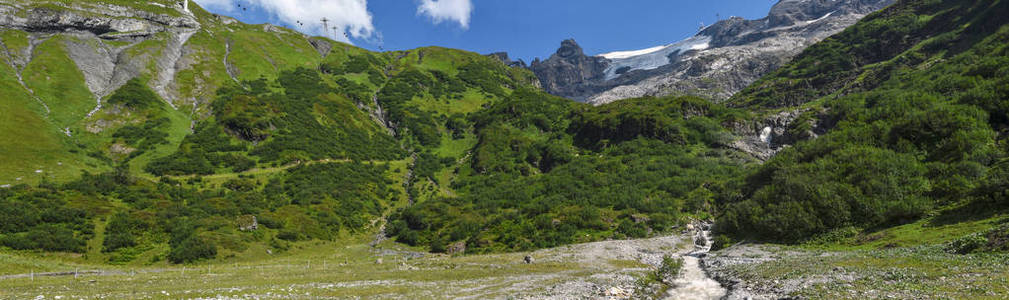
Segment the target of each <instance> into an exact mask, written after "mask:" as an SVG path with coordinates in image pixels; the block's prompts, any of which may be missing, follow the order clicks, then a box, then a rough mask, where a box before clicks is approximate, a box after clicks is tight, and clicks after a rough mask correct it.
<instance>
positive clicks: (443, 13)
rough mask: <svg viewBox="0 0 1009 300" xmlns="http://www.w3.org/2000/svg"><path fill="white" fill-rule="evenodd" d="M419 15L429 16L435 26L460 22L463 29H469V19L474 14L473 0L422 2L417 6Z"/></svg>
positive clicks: (423, 0) (422, 0)
mask: <svg viewBox="0 0 1009 300" xmlns="http://www.w3.org/2000/svg"><path fill="white" fill-rule="evenodd" d="M417 14H418V15H427V16H428V17H431V20H432V21H434V23H435V24H438V23H441V22H442V21H454V22H459V26H462V28H463V29H467V28H469V19H470V16H471V15H472V14H473V2H472V0H420V5H418V6H417Z"/></svg>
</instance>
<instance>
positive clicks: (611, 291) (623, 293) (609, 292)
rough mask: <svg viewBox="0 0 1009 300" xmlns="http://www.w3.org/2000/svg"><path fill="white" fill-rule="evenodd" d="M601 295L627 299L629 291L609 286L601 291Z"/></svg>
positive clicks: (629, 294) (629, 295)
mask: <svg viewBox="0 0 1009 300" xmlns="http://www.w3.org/2000/svg"><path fill="white" fill-rule="evenodd" d="M603 296H607V297H613V298H616V299H628V298H630V297H631V296H632V295H631V292H630V291H628V290H625V289H622V288H620V287H615V286H614V287H610V288H608V289H606V291H605V292H603Z"/></svg>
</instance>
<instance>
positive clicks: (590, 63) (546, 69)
mask: <svg viewBox="0 0 1009 300" xmlns="http://www.w3.org/2000/svg"><path fill="white" fill-rule="evenodd" d="M607 66H608V63H607V60H606V58H603V57H598V56H587V55H585V52H584V51H582V47H581V46H579V45H578V43H577V42H575V40H573V39H570V40H565V41H563V42H561V47H560V48H558V49H557V52H556V53H554V54H553V55H551V56H550V58H549V59H547V60H545V61H539V59H537V60H534V61H533V62H532V65H531V66H530V69H532V71H533V73H535V74H536V77H538V78H539V79H540V84H541V86H542V87H543V89H544V90H546V91H547V92H549V93H551V94H554V95H560V96H564V97H569V98H572V99H575V100H585V99H588V97H590V96H591V95H594V94H596V93H598V92H601V91H602V90H603V89H602V88H601V87H600V86H599V85H597V84H594V83H597V82H600V81H603V80H605V71H606V67H607Z"/></svg>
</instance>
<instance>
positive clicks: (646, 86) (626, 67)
mask: <svg viewBox="0 0 1009 300" xmlns="http://www.w3.org/2000/svg"><path fill="white" fill-rule="evenodd" d="M891 3H893V0H781V1H779V2H778V3H777V4H776V5H774V6H773V7H772V8H771V11H770V12H769V13H768V16H767V17H765V18H762V19H758V20H746V19H743V18H739V17H732V18H729V19H726V20H722V21H719V22H718V23H715V24H713V25H711V26H708V27H705V28H703V29H702V30H701V31H700V32H698V34H697V35H695V36H693V37H691V38H688V39H686V40H683V41H680V42H677V43H674V44H670V45H667V46H663V47H658V48H652V49H647V50H641V51H631V52H614V53H607V54H603V55H600V56H586V55H584V54H583V53H582V52H581V48H580V47H578V46H577V44H575V43H574V41H570V40H569V41H565V42H564V43H563V44H562V45H561V49H559V50H558V51H557V54H554V55H553V56H551V57H550V59H547V60H546V61H543V62H538V61H534V62H533V64H532V67H531V68H532V70H533V72H534V73H536V76H538V77H539V78H540V81H541V82H542V83H543V87H544V89H546V91H547V92H549V93H552V94H554V95H558V96H563V97H567V98H571V99H574V100H578V101H586V102H589V103H593V104H597V105H598V104H604V103H609V102H613V101H617V100H621V99H627V98H635V97H642V96H666V95H677V94H690V95H698V96H702V97H706V98H709V99H712V100H714V101H721V100H725V99H728V98H729V97H731V96H732V95H733V94H735V93H736V92H738V91H740V90H742V89H743V88H745V87H746V86H748V85H749V84H750V83H753V82H754V81H756V80H757V79H758V78H760V77H761V76H763V75H764V74H767V73H769V72H771V71H773V70H775V69H777V68H778V67H780V66H781V65H783V64H784V63H786V62H788V61H789V60H790V59H791V58H792V57H793V56H795V55H797V54H798V53H800V52H801V51H802V50H803V49H805V48H806V47H808V46H810V45H812V44H814V43H816V42H819V41H820V40H822V39H824V38H826V37H828V36H831V35H833V34H835V33H838V32H840V31H841V30H843V29H844V28H847V27H848V26H851V25H853V24H855V22H857V21H858V20H859V19H861V18H862V17H864V16H865V15H866V14H869V13H871V12H873V11H876V10H879V9H882V8H883V7H885V6H887V5H889V4H891Z"/></svg>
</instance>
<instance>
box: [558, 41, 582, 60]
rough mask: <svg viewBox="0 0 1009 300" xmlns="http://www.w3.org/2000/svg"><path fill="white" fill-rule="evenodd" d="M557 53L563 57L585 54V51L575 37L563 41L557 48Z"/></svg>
mask: <svg viewBox="0 0 1009 300" xmlns="http://www.w3.org/2000/svg"><path fill="white" fill-rule="evenodd" d="M556 54H557V56H560V57H561V58H568V57H574V56H582V55H585V51H583V50H582V46H579V45H578V42H576V41H575V39H566V40H564V41H562V42H561V47H560V48H557V53H556Z"/></svg>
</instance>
